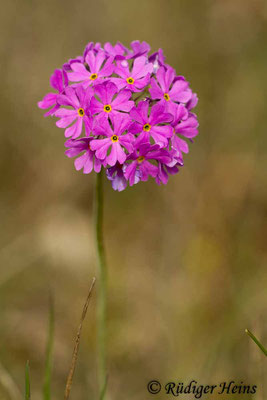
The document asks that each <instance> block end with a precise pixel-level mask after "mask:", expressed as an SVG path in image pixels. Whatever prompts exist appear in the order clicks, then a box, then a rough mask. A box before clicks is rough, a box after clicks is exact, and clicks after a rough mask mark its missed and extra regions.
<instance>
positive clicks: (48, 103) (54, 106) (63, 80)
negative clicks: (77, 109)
mask: <svg viewBox="0 0 267 400" xmlns="http://www.w3.org/2000/svg"><path fill="white" fill-rule="evenodd" d="M50 85H51V86H52V88H54V89H55V90H57V91H58V93H48V94H46V95H45V97H44V98H43V100H41V101H39V102H38V107H39V108H42V109H47V108H50V110H49V111H47V112H46V113H45V115H44V116H45V117H47V116H48V115H54V113H55V111H56V110H58V109H59V107H60V105H59V104H58V102H57V99H58V96H59V95H60V94H62V93H64V90H65V88H66V87H67V86H68V78H67V74H66V72H65V71H63V70H61V69H56V70H55V71H54V73H53V75H52V76H51V78H50Z"/></svg>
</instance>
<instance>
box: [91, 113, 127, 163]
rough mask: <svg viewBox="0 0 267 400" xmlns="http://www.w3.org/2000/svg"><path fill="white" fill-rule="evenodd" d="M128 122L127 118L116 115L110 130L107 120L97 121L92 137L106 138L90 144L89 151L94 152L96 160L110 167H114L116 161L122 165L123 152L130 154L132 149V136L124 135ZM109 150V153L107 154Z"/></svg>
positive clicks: (124, 157) (124, 158) (100, 119)
mask: <svg viewBox="0 0 267 400" xmlns="http://www.w3.org/2000/svg"><path fill="white" fill-rule="evenodd" d="M130 122H131V121H130V120H129V117H127V116H125V115H123V114H118V115H115V116H114V118H113V119H112V123H113V128H112V127H111V125H110V123H109V121H108V120H107V118H105V117H102V118H99V119H98V124H96V127H95V129H94V132H93V133H94V135H100V136H106V138H105V139H101V138H98V139H94V140H92V141H91V143H90V146H91V149H92V150H95V151H96V152H95V154H96V157H97V158H99V159H100V160H103V161H104V162H106V163H107V164H109V165H110V166H113V165H115V164H116V162H117V161H118V162H119V163H120V164H123V163H124V161H125V160H126V153H125V150H127V151H128V152H131V151H132V149H133V145H132V143H133V142H134V136H133V135H132V134H130V133H125V131H126V130H127V129H128V127H129V124H130ZM109 150H111V151H110V153H109V154H107V153H108V151H109Z"/></svg>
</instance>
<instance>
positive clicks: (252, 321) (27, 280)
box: [0, 0, 267, 400]
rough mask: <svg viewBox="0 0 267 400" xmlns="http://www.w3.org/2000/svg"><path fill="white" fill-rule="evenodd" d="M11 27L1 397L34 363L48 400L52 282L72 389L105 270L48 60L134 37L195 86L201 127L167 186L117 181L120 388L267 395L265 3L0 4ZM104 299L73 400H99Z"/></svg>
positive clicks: (111, 224) (113, 330) (112, 282)
mask: <svg viewBox="0 0 267 400" xmlns="http://www.w3.org/2000/svg"><path fill="white" fill-rule="evenodd" d="M0 22H1V35H0V51H1V71H2V74H1V76H2V79H1V82H2V83H1V92H0V106H1V146H0V164H1V175H0V176H1V187H2V192H1V199H0V201H1V203H0V220H1V248H0V261H1V267H0V268H1V274H0V304H1V308H0V310H1V318H0V377H1V379H0V382H1V383H0V399H4V400H8V399H12V396H10V394H8V391H7V390H6V389H4V387H7V386H10V385H11V386H10V387H13V390H16V389H15V388H14V385H13V384H12V383H9V380H10V379H11V377H12V379H13V380H14V382H15V383H16V385H17V386H18V389H19V390H20V391H21V392H22V391H23V385H24V366H25V362H26V360H27V359H29V360H30V362H31V374H32V394H33V395H32V398H33V399H36V400H39V399H41V388H42V382H43V369H44V354H45V343H46V334H47V319H48V299H49V291H50V290H52V291H53V292H54V295H55V301H56V337H55V354H54V372H53V393H54V395H53V398H54V399H60V398H63V390H64V384H65V378H66V374H67V371H68V368H69V365H70V359H71V354H72V348H73V339H74V335H75V331H76V327H77V324H78V322H79V318H80V313H81V309H82V306H83V303H84V300H85V298H86V294H87V290H88V286H89V284H90V280H91V278H92V276H93V275H94V274H95V273H96V266H95V250H94V235H93V230H92V197H93V190H94V178H95V177H94V175H93V174H92V175H89V176H86V175H83V174H82V173H78V172H76V171H75V169H74V166H73V162H72V160H69V159H67V158H66V157H65V155H64V146H63V143H64V136H63V130H61V129H58V128H57V127H56V126H55V120H54V119H52V118H50V119H44V118H43V116H42V114H43V113H42V111H41V110H39V109H38V108H37V101H38V100H40V99H41V98H42V97H43V95H44V94H45V93H47V92H48V91H49V77H50V75H51V73H52V72H53V70H54V69H55V68H58V67H60V66H61V65H62V64H63V62H65V61H66V60H68V59H69V58H71V57H75V56H76V55H78V54H81V53H82V51H83V48H84V46H85V45H86V43H87V42H89V41H100V42H102V43H103V42H105V41H111V42H112V43H115V42H116V41H117V40H120V41H122V42H123V43H124V44H126V45H129V43H130V41H132V40H135V39H139V40H145V41H147V42H149V43H150V45H151V47H152V50H153V51H155V50H157V48H158V47H161V48H163V49H164V51H165V54H166V56H167V62H168V63H169V64H171V65H173V66H174V67H175V68H176V70H177V72H178V73H179V74H183V75H185V76H186V77H187V79H189V81H190V83H191V86H192V88H193V90H194V91H196V92H197V93H198V95H199V99H200V101H199V105H198V107H197V109H196V110H197V111H196V112H197V114H198V116H199V121H200V134H199V136H198V137H197V138H196V141H195V143H194V144H193V145H191V148H190V149H191V151H190V154H189V155H187V156H186V157H185V167H184V168H183V169H182V170H181V172H180V173H179V174H178V175H176V176H175V177H172V178H171V179H170V181H169V184H168V185H167V186H166V187H163V186H162V187H158V186H157V185H156V184H155V183H154V182H149V183H146V184H139V185H137V186H135V187H133V188H131V189H127V190H126V191H124V192H122V193H117V192H114V191H113V190H112V189H111V186H110V184H109V182H108V181H107V182H106V185H105V238H106V244H107V253H108V268H109V300H108V301H109V310H108V311H109V320H108V345H109V346H108V347H109V349H108V358H109V395H110V399H114V400H115V399H116V400H121V399H123V400H124V399H127V400H128V399H129V400H137V399H149V398H151V395H149V394H148V393H147V391H146V384H147V382H148V381H149V380H151V379H155V378H157V379H159V380H160V381H161V382H162V383H163V384H164V383H166V382H168V381H169V380H173V379H174V380H178V381H181V382H182V381H183V382H188V381H190V380H192V379H196V380H197V381H198V382H199V383H201V382H202V383H205V384H216V383H220V382H221V381H225V380H236V381H237V382H240V381H244V382H246V383H251V384H252V383H253V384H257V385H258V391H257V394H256V395H254V396H251V397H250V396H249V395H246V399H250V398H253V399H259V400H263V399H264V398H266V397H264V396H267V388H266V387H265V388H264V387H263V386H264V376H265V378H266V360H265V359H264V356H263V355H261V354H260V351H259V350H258V349H257V348H256V346H255V344H254V343H253V342H252V341H251V340H250V339H249V338H248V337H247V336H246V335H245V333H244V329H245V328H250V329H251V330H252V331H253V332H254V333H255V334H256V335H257V336H258V337H259V338H260V339H261V340H262V342H263V343H265V345H266V344H267V327H266V315H264V314H266V300H267V293H266V283H267V279H266V278H267V276H266V258H267V252H266V236H267V232H266V214H267V203H266V199H267V185H266V146H267V139H266V138H267V135H266V126H267V113H266V107H267V95H266V92H267V79H266V74H267V51H266V44H267V42H266V40H267V3H266V1H264V0H224V1H220V0H217V1H212V0H203V1H202V0H200V1H193V0H168V1H166V0H146V1H144V0H142V1H141V0H136V1H134V2H130V1H122V0H109V1H107V0H98V1H96V2H93V1H86V0H82V1H77V2H72V1H69V0H65V1H51V0H49V1H43V2H42V1H36V0H23V1H22V0H21V1H14V0H11V1H9V2H4V1H3V0H2V4H1V17H0ZM95 306H96V293H95V294H94V299H93V301H92V303H91V306H90V309H89V312H88V315H87V319H86V323H85V326H84V331H83V336H82V342H81V352H80V357H79V362H78V367H77V374H76V376H75V381H74V386H73V392H72V398H73V399H76V400H83V399H89V400H91V399H92V400H94V399H96V394H97V387H96V340H95V335H96V332H95ZM264 374H265V375H264ZM264 393H265V394H264ZM156 397H157V398H158V399H164V398H166V396H164V395H157V396H156ZM228 397H229V396H227V398H228ZM243 397H244V396H238V395H235V397H234V398H237V399H238V398H242V399H243ZM13 398H18V399H19V395H16V394H14V395H13ZM186 398H187V399H189V398H190V397H189V396H188V395H187V397H186ZM205 398H209V397H208V396H206V397H205ZM212 398H213V399H216V398H220V399H221V400H224V399H223V396H222V395H221V396H217V397H216V395H215V396H213V397H212Z"/></svg>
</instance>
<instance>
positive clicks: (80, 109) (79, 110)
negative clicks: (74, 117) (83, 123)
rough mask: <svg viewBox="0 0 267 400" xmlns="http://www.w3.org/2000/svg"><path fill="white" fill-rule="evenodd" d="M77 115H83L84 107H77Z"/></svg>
mask: <svg viewBox="0 0 267 400" xmlns="http://www.w3.org/2000/svg"><path fill="white" fill-rule="evenodd" d="M78 115H79V117H83V116H84V109H83V108H79V109H78Z"/></svg>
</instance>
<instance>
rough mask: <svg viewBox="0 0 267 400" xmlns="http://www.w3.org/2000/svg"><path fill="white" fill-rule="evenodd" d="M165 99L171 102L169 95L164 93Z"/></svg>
mask: <svg viewBox="0 0 267 400" xmlns="http://www.w3.org/2000/svg"><path fill="white" fill-rule="evenodd" d="M164 99H165V100H166V101H169V100H170V96H169V95H168V93H164Z"/></svg>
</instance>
